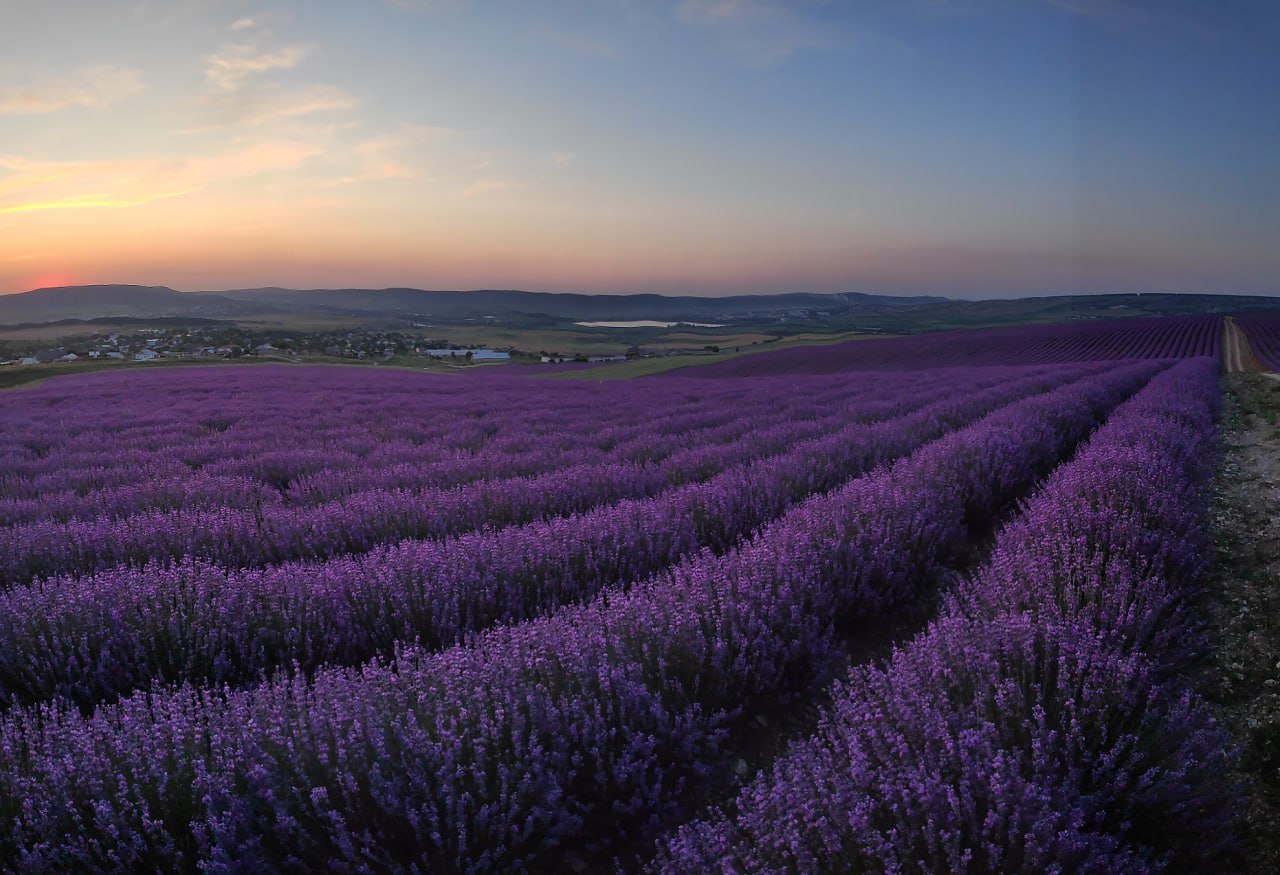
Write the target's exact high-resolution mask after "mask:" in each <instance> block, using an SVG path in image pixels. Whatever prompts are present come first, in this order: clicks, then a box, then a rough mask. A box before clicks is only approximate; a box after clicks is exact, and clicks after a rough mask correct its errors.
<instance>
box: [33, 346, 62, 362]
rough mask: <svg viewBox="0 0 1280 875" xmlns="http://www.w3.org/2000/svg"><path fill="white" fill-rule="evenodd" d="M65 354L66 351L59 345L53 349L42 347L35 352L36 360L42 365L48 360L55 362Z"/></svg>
mask: <svg viewBox="0 0 1280 875" xmlns="http://www.w3.org/2000/svg"><path fill="white" fill-rule="evenodd" d="M66 354H67V351H66V350H65V349H63V348H62V347H60V346H59V347H57V348H55V349H43V350H41V351H40V352H38V353H36V361H38V362H40V364H42V365H47V364H48V363H49V362H56V361H57V360H58V359H60V358H62V357H63V356H64V355H66Z"/></svg>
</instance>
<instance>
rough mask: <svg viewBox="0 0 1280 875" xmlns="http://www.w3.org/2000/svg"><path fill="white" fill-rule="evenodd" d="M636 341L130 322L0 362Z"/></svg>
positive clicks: (475, 355)
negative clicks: (493, 340)
mask: <svg viewBox="0 0 1280 875" xmlns="http://www.w3.org/2000/svg"><path fill="white" fill-rule="evenodd" d="M653 355H655V353H653V352H651V351H648V350H645V349H642V348H641V347H638V346H633V347H631V348H629V349H628V350H627V351H626V353H625V354H596V355H586V354H572V353H560V352H548V351H546V350H539V351H536V352H530V351H524V350H517V349H515V348H513V347H510V346H499V347H491V346H483V345H471V344H458V343H451V342H450V341H449V340H448V339H447V338H434V337H425V336H423V334H422V333H421V332H412V331H401V330H381V329H375V328H356V329H351V330H342V331H326V332H299V331H285V330H279V329H276V330H261V329H247V328H244V327H241V326H236V325H231V324H218V325H216V326H196V327H168V326H167V327H164V328H138V329H135V330H121V331H111V332H102V333H95V334H91V335H81V336H75V337H67V338H58V339H57V340H56V341H52V342H51V341H50V340H49V339H45V340H43V341H28V342H26V343H22V344H19V343H18V342H17V341H13V340H10V341H7V342H5V343H3V345H0V366H15V367H31V366H35V365H48V364H55V363H71V362H85V361H101V362H109V361H129V362H160V361H166V360H201V359H204V360H211V361H213V360H227V359H265V360H276V361H288V362H303V361H307V362H324V361H347V362H352V361H365V362H372V363H392V362H395V363H400V364H407V363H409V362H410V361H412V360H414V359H419V360H421V359H427V360H431V361H439V362H445V363H448V364H451V365H455V366H465V365H482V364H502V363H507V362H511V361H522V362H525V363H541V364H559V363H562V362H588V363H593V364H594V363H604V362H614V361H625V360H627V359H635V358H644V357H651V356H653Z"/></svg>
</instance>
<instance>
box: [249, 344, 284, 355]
mask: <svg viewBox="0 0 1280 875" xmlns="http://www.w3.org/2000/svg"><path fill="white" fill-rule="evenodd" d="M274 352H279V350H278V349H277V348H276V347H274V346H272V345H271V344H269V343H260V344H258V345H257V346H255V347H254V348H253V354H254V355H271V354H272V353H274Z"/></svg>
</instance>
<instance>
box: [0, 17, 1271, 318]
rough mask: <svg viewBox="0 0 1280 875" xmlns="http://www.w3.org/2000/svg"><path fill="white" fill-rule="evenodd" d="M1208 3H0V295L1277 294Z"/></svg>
mask: <svg viewBox="0 0 1280 875" xmlns="http://www.w3.org/2000/svg"><path fill="white" fill-rule="evenodd" d="M1222 8H1223V7H1219V6H1218V5H1217V4H1199V3H1192V2H1189V0H1183V2H1174V3H1141V2H1137V0H1072V2H1061V0H1036V2H1031V0H1028V2H1025V3H1024V2H1004V0H989V2H986V0H873V2H868V3H823V2H817V0H794V2H784V0H659V2H653V3H649V2H645V3H641V2H629V0H618V2H604V0H555V2H548V3H536V4H531V3H519V2H502V0H496V2H493V3H488V2H486V3H483V4H482V3H479V2H468V0H361V2H351V0H347V2H337V0H326V2H307V3H303V2H290V0H258V2H241V0H172V2H123V0H107V2H97V0H94V2H89V0H49V2H41V3H31V2H24V0H0V21H3V27H0V50H2V52H3V59H4V60H3V61H0V292H17V291H24V290H27V289H29V288H33V287H37V286H41V285H53V284H62V283H67V282H84V283H90V282H93V283H108V282H121V283H142V284H163V285H169V286H173V287H176V288H181V289H188V290H196V289H226V288H237V287H257V286H268V285H280V286H293V287H315V286H324V287H339V286H360V287H382V286H415V287H421V288H495V287H496V288H526V289H535V290H545V291H587V292H591V291H598V292H633V291H634V292H639V291H657V292H673V293H675V292H680V293H693V294H729V293H734V292H774V291H779V292H780V291H820V292H838V291H867V292H887V293H930V294H946V295H952V296H961V297H966V296H968V297H992V296H1013V295H1021V294H1046V293H1069V292H1077V291H1083V292H1090V291H1187V292H1239V293H1254V294H1269V293H1276V292H1277V291H1280V246H1277V245H1276V240H1277V239H1280V207H1278V206H1277V204H1280V170H1278V169H1277V164H1276V161H1275V155H1277V154H1280V114H1278V113H1277V111H1276V109H1275V107H1276V105H1277V104H1276V100H1275V98H1276V95H1275V93H1274V92H1275V83H1276V82H1277V81H1280V61H1277V55H1276V53H1275V52H1274V37H1275V35H1276V33H1277V30H1278V28H1280V13H1277V12H1276V11H1275V9H1276V7H1275V6H1274V4H1270V3H1264V2H1261V0H1258V2H1244V3H1233V4H1230V8H1231V10H1232V12H1231V14H1230V15H1229V16H1228V15H1224V14H1220V13H1221V9H1222Z"/></svg>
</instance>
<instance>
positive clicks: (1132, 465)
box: [0, 317, 1280, 873]
mask: <svg viewBox="0 0 1280 875" xmlns="http://www.w3.org/2000/svg"><path fill="white" fill-rule="evenodd" d="M1233 330H1234V328H1232V327H1230V326H1227V325H1226V324H1225V323H1224V322H1223V320H1221V319H1215V318H1212V317H1188V318H1181V319H1169V320H1145V321H1133V322H1130V323H1128V324H1126V325H1125V326H1124V327H1123V330H1119V331H1117V330H1112V329H1108V328H1098V329H1089V330H1083V329H1080V328H1079V327H1070V326H1068V327H1064V326H1048V327H1029V328H1021V329H1018V330H1016V331H1013V330H1007V331H995V332H965V333H963V334H960V335H956V336H953V337H952V338H950V340H949V341H948V342H947V343H945V344H939V343H936V342H934V341H933V340H930V339H929V338H910V339H903V340H875V341H866V340H858V341H848V342H845V343H838V344H832V345H827V346H813V347H808V348H806V347H801V346H799V345H794V344H793V345H784V344H770V345H769V347H770V349H769V350H768V351H766V352H759V353H753V354H750V355H748V354H746V353H745V352H744V353H743V354H742V355H740V356H738V357H736V358H731V357H729V356H726V355H723V354H722V355H720V356H716V357H714V358H715V361H716V363H715V364H712V365H708V366H707V367H706V368H684V369H680V370H676V371H674V372H672V373H670V374H662V373H652V374H649V375H641V374H640V373H638V371H639V369H640V368H641V367H642V366H646V365H649V364H650V361H652V362H664V363H665V362H669V361H672V360H671V359H654V360H648V361H639V362H629V363H626V364H625V365H615V366H610V367H609V368H604V369H598V370H601V371H604V370H618V371H622V372H623V373H625V374H626V375H627V376H630V377H635V378H636V379H633V380H632V381H631V382H630V383H628V384H627V386H626V387H625V391H618V387H616V386H612V385H608V384H604V383H599V384H597V383H595V382H578V381H567V380H565V381H561V380H543V379H528V377H527V376H526V375H527V374H535V373H537V369H536V368H532V367H530V368H516V367H502V368H486V369H480V368H472V369H461V370H463V371H465V372H468V373H477V372H478V373H483V374H484V376H483V377H477V378H475V379H450V378H448V377H446V376H444V375H439V374H429V373H423V372H421V371H417V372H414V371H411V370H409V369H404V368H397V367H388V366H365V367H362V368H355V367H314V366H300V365H286V364H280V365H272V366H259V367H254V368H230V367H221V368H217V369H208V368H191V367H188V368H164V367H155V366H133V367H128V366H117V368H116V369H114V371H112V372H107V373H81V374H77V375H74V376H71V377H68V378H66V379H59V380H51V381H47V382H44V383H42V384H39V385H33V386H29V387H27V388H24V389H23V390H22V391H21V392H9V393H3V394H0V423H3V426H4V427H3V429H0V869H3V870H7V871H29V872H56V871H65V870H68V869H76V870H82V871H113V870H114V871H119V870H122V869H123V870H137V869H146V870H154V869H159V870H163V871H192V872H194V871H198V870H200V869H201V868H202V867H203V868H209V867H210V866H212V867H213V868H217V867H220V866H221V867H226V868H229V869H240V870H247V871H258V870H267V871H270V870H273V869H276V868H279V867H280V866H281V865H282V864H281V861H283V860H289V861H291V862H290V863H289V866H291V867H293V868H296V869H300V870H325V869H330V870H331V869H335V868H337V869H356V870H358V869H360V868H362V867H364V868H367V869H371V870H388V869H390V870H395V869H397V868H400V869H405V868H408V867H410V866H415V865H416V866H419V867H422V868H429V869H430V870H431V871H445V872H451V871H474V872H511V871H537V872H542V871H596V870H601V869H605V870H608V869H612V868H614V867H615V865H616V866H617V867H618V868H620V869H621V870H622V871H650V872H673V873H676V872H702V871H716V870H717V867H726V866H732V867H734V870H735V871H797V872H811V871H829V870H831V869H833V868H837V867H838V866H845V867H850V866H852V867H854V868H858V867H861V868H865V869H869V870H877V869H884V868H890V869H892V868H894V867H895V866H896V867H900V868H903V869H912V868H923V869H926V870H928V871H952V870H955V871H1027V872H1030V871H1040V870H1043V869H1045V868H1047V867H1049V866H1052V865H1060V866H1062V867H1063V868H1065V869H1068V870H1078V869H1087V868H1093V869H1095V870H1101V871H1129V870H1135V871H1136V870H1141V869H1142V868H1143V867H1152V868H1164V869H1166V870H1169V871H1189V870H1215V871H1236V870H1239V869H1240V868H1241V867H1242V866H1244V865H1245V864H1246V861H1247V860H1248V859H1250V854H1252V855H1253V857H1254V858H1257V857H1258V854H1259V853H1260V852H1259V851H1257V850H1256V848H1253V847H1252V846H1251V845H1250V841H1249V835H1250V833H1249V830H1250V829H1251V828H1252V829H1254V830H1255V831H1256V830H1261V829H1264V828H1267V826H1268V825H1269V824H1271V823H1273V822H1274V820H1273V819H1268V818H1273V815H1271V814H1268V813H1267V811H1266V810H1265V809H1250V810H1251V811H1253V812H1254V813H1253V814H1251V815H1250V818H1251V819H1249V820H1245V821H1237V819H1236V814H1237V810H1238V809H1240V808H1241V800H1242V799H1243V798H1244V797H1242V796H1241V791H1240V790H1239V789H1238V788H1237V786H1236V785H1234V784H1233V783H1232V776H1233V775H1238V774H1249V773H1251V774H1258V775H1262V774H1263V771H1260V770H1259V769H1260V767H1259V766H1258V765H1257V764H1256V763H1257V761H1256V760H1251V759H1249V758H1248V757H1246V758H1245V759H1244V760H1241V759H1237V758H1236V755H1235V754H1234V753H1233V751H1234V750H1235V747H1234V746H1233V744H1232V737H1231V736H1230V735H1228V734H1227V733H1228V730H1235V731H1240V732H1244V731H1248V730H1247V729H1246V728H1245V727H1250V726H1253V725H1255V723H1256V721H1255V720H1254V719H1253V716H1254V715H1256V714H1257V713H1270V712H1269V711H1265V710H1263V711H1259V710H1258V709H1259V708H1264V705H1265V702H1266V701H1269V700H1268V699H1266V698H1265V696H1264V697H1260V696H1259V695H1258V690H1257V684H1258V683H1262V679H1263V678H1264V677H1265V673H1266V667H1265V666H1263V665H1262V662H1264V661H1266V660H1269V659H1271V655H1270V654H1272V651H1271V650H1269V649H1268V648H1269V647H1271V646H1272V645H1271V644H1260V643H1259V642H1263V641H1270V640H1271V639H1272V638H1274V635H1273V634H1272V633H1273V631H1274V630H1271V629H1270V628H1269V627H1265V626H1259V625H1258V622H1259V616H1258V614H1257V613H1256V612H1255V611H1250V612H1244V611H1237V612H1235V613H1231V612H1230V611H1228V612H1226V613H1224V612H1223V610H1222V608H1221V606H1216V607H1215V603H1214V602H1213V599H1211V598H1210V599H1206V597H1205V596H1206V587H1210V586H1213V587H1217V588H1218V590H1217V591H1219V592H1227V594H1228V596H1227V598H1225V600H1224V602H1225V603H1226V604H1228V605H1230V604H1239V603H1241V601H1242V600H1243V601H1244V602H1247V603H1248V604H1250V606H1251V608H1254V607H1256V608H1257V609H1258V610H1263V611H1264V613H1263V615H1262V616H1264V617H1265V616H1266V615H1267V614H1266V613H1265V612H1269V611H1270V610H1271V608H1270V606H1269V603H1265V604H1264V602H1262V601H1256V600H1257V599H1265V598H1269V596H1266V594H1265V592H1264V590H1263V588H1262V587H1261V585H1260V584H1259V585H1257V586H1252V588H1250V589H1249V590H1248V591H1247V592H1243V593H1239V592H1235V591H1233V590H1231V589H1230V586H1232V585H1233V584H1230V583H1213V581H1214V579H1215V578H1213V577H1212V576H1211V568H1212V566H1211V562H1212V541H1211V538H1215V539H1218V542H1219V544H1220V545H1221V544H1226V543H1231V542H1229V541H1226V540H1223V538H1224V537H1225V536H1224V535H1223V534H1222V533H1221V531H1220V529H1219V528H1218V527H1216V526H1217V524H1216V523H1214V520H1215V519H1218V517H1219V516H1220V515H1221V514H1220V512H1219V511H1218V510H1214V509H1212V507H1211V504H1210V499H1211V489H1210V488H1211V484H1212V482H1213V479H1214V476H1215V473H1216V472H1217V469H1218V455H1217V446H1218V440H1219V437H1218V431H1217V425H1216V416H1217V411H1218V406H1219V403H1220V394H1219V385H1218V373H1219V370H1220V368H1221V367H1222V361H1223V351H1224V349H1228V348H1230V349H1237V347H1236V345H1235V344H1236V342H1237V340H1236V339H1235V337H1234V335H1232V334H1231V331H1233ZM1242 330H1243V331H1244V332H1246V333H1247V332H1248V330H1249V325H1248V323H1247V322H1246V323H1245V324H1244V326H1243V328H1242ZM1246 343H1247V341H1246ZM1236 357H1237V358H1240V357H1241V354H1239V353H1237V354H1236ZM628 368H630V371H628V370H627V369H628ZM568 373H569V372H566V375H568ZM577 373H578V374H580V375H582V376H584V377H585V378H586V379H588V380H596V379H598V377H597V376H596V375H595V374H594V373H593V371H592V370H591V369H588V370H583V371H579V372H577ZM1233 379H1253V380H1262V379H1264V378H1261V377H1253V378H1233ZM1259 385H1263V384H1259ZM1278 385H1280V384H1278ZM1250 397H1253V396H1250ZM1259 397H1265V398H1269V396H1266V395H1265V393H1264V395H1263V396H1259ZM1240 403H1241V404H1242V403H1243V402H1240ZM1250 403H1255V404H1257V403H1261V402H1250ZM1232 404H1236V402H1234V401H1233V402H1232ZM1237 407H1239V404H1237V405H1236V406H1235V407H1229V408H1228V422H1232V423H1234V422H1237V421H1238V420H1240V417H1241V416H1242V414H1238V413H1234V412H1232V411H1234V410H1236V409H1237ZM1250 409H1253V408H1250ZM1268 409H1269V408H1268ZM1258 410H1259V411H1261V412H1259V413H1258V414H1257V421H1258V422H1260V423H1263V424H1265V427H1266V428H1269V429H1271V430H1273V431H1274V427H1275V425H1274V417H1272V418H1271V419H1270V420H1268V419H1267V417H1268V415H1269V414H1267V413H1266V412H1265V411H1263V410H1262V408H1258ZM1273 412H1274V411H1273ZM1250 421H1251V422H1252V421H1253V420H1250ZM51 423H56V427H51V425H50V424H51ZM1234 427H1236V426H1233V428H1234ZM1273 437H1274V436H1273ZM1259 440H1263V439H1262V438H1259ZM1253 443H1254V439H1253V438H1249V439H1248V440H1246V441H1243V442H1241V443H1240V445H1242V446H1243V445H1248V446H1252V445H1253ZM1235 446H1236V444H1232V447H1233V448H1234V447H1235ZM1233 452H1234V449H1233ZM1232 458H1235V457H1233V456H1229V457H1228V459H1229V463H1228V469H1227V470H1228V471H1230V470H1233V469H1232V468H1231V467H1230V466H1231V465H1236V466H1237V468H1236V470H1240V471H1242V472H1243V471H1245V468H1244V467H1243V466H1244V462H1241V461H1236V462H1231V461H1230V459H1232ZM1248 472H1249V475H1250V477H1252V478H1253V479H1255V480H1257V481H1259V482H1261V483H1266V482H1267V481H1266V480H1265V478H1262V477H1259V476H1257V475H1256V474H1255V473H1254V472H1253V469H1251V468H1250V469H1248ZM1272 473H1274V472H1272ZM1268 476H1270V475H1268ZM1268 500H1269V499H1268ZM1250 501H1252V500H1250ZM1252 506H1253V505H1252V504H1250V503H1248V502H1246V503H1245V504H1242V505H1238V507H1241V508H1243V507H1252ZM1259 549H1261V548H1259ZM1259 573H1260V575H1261V576H1259V577H1258V580H1261V579H1262V577H1264V576H1265V574H1266V572H1265V569H1264V570H1262V571H1261V572H1259ZM1233 592H1235V594H1232V593H1233ZM1250 599H1254V600H1255V601H1252V602H1251V601H1249V600H1250ZM1206 623H1211V624H1213V627H1214V628H1219V629H1227V630H1228V631H1227V632H1225V633H1223V636H1222V638H1221V640H1222V641H1224V642H1225V643H1224V644H1222V645H1221V646H1220V650H1217V651H1215V650H1213V649H1212V648H1210V647H1209V646H1208V644H1207V641H1206V639H1205V637H1204V636H1203V635H1202V634H1201V632H1202V630H1203V629H1204V628H1205V624H1206ZM1241 623H1245V624H1246V625H1244V626H1241V625H1240V624H1241ZM1248 623H1253V624H1254V625H1252V626H1250V625H1248ZM1259 636H1262V637H1259ZM1267 636H1270V637H1267ZM1213 640H1215V641H1216V640H1219V639H1218V638H1215V639H1213ZM1248 648H1252V650H1253V651H1254V652H1252V653H1246V652H1244V651H1245V650H1246V649H1248ZM86 654H87V655H89V657H88V658H87V657H86ZM1215 659H1217V660H1218V661H1219V663H1220V665H1219V667H1218V668H1214V669H1208V670H1205V669H1203V668H1199V667H1200V666H1205V665H1212V664H1214V660H1215ZM1237 663H1239V664H1240V665H1241V666H1243V667H1242V668H1240V669H1238V670H1237V669H1236V668H1235V666H1236V664H1237ZM1192 667H1196V668H1194V670H1193V669H1192ZM1237 671H1238V672H1240V677H1241V678H1244V679H1248V680H1249V682H1248V683H1247V684H1244V683H1243V682H1240V685H1239V686H1236V687H1235V688H1228V695H1226V696H1225V697H1224V696H1223V695H1221V694H1220V691H1221V689H1222V687H1221V685H1220V684H1219V682H1218V677H1219V674H1222V675H1224V676H1231V677H1233V678H1234V677H1235V675H1233V674H1232V672H1237ZM1231 689H1234V690H1235V692H1234V693H1232V692H1231ZM1263 689H1264V690H1265V689H1268V688H1266V687H1265V686H1264V687H1263ZM1080 690H1085V691H1087V695H1083V696H1082V695H1079V691H1080ZM1265 707H1266V708H1269V707H1270V706H1265ZM1224 708H1225V709H1226V711H1225V712H1224V710H1223V709H1224ZM1215 709H1216V710H1215ZM1215 713H1217V714H1222V713H1226V714H1227V717H1226V718H1224V719H1223V720H1222V721H1220V722H1217V721H1215V717H1214V715H1215ZM1224 727H1225V728H1224ZM1269 743H1270V742H1269V741H1268V740H1267V739H1266V737H1265V736H1264V737H1263V738H1262V741H1261V742H1259V744H1260V745H1261V746H1260V747H1258V748H1257V750H1259V751H1261V755H1262V756H1264V757H1265V756H1269V753H1267V752H1268V751H1269V747H1268V746H1267V745H1269ZM1263 762H1264V765H1265V762H1267V761H1266V760H1265V759H1264V760H1263ZM1250 770H1252V772H1250ZM1135 774H1141V775H1142V776H1143V778H1142V780H1141V781H1136V780H1131V779H1130V778H1131V776H1133V775H1135ZM1258 812H1261V813H1258ZM960 860H963V861H967V862H965V863H964V865H959V864H957V863H956V861H960Z"/></svg>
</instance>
